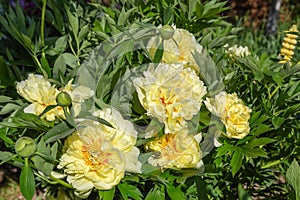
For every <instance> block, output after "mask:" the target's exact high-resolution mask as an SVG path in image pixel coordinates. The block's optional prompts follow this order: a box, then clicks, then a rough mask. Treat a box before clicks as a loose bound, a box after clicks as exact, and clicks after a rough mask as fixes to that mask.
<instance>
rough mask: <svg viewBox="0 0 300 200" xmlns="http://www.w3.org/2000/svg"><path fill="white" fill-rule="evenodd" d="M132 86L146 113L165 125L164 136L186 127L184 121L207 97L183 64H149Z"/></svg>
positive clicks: (193, 73) (188, 118)
mask: <svg viewBox="0 0 300 200" xmlns="http://www.w3.org/2000/svg"><path fill="white" fill-rule="evenodd" d="M133 83H134V86H135V88H136V90H137V93H138V97H139V100H140V103H141V104H142V106H143V107H144V108H145V109H146V110H147V114H148V115H149V116H152V117H156V118H157V119H158V120H159V121H160V122H161V123H164V124H165V133H173V132H177V131H179V130H181V129H183V128H185V127H186V125H187V120H191V119H192V117H193V116H194V115H196V114H197V113H198V112H199V110H200V107H201V103H202V98H203V96H204V95H205V94H206V87H205V86H204V83H203V82H202V81H201V80H200V79H199V77H198V76H197V75H196V73H195V71H194V70H192V69H190V68H184V66H183V65H182V64H163V63H160V64H158V65H157V66H156V67H154V65H150V66H149V68H148V70H147V71H145V72H144V77H138V78H135V79H134V80H133Z"/></svg>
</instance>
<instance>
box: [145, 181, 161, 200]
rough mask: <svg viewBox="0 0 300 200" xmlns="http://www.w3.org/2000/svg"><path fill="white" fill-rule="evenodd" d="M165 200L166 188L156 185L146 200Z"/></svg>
mask: <svg viewBox="0 0 300 200" xmlns="http://www.w3.org/2000/svg"><path fill="white" fill-rule="evenodd" d="M154 199H155V200H165V188H164V187H163V186H161V185H155V186H154V188H152V189H151V190H150V192H149V193H148V194H147V196H146V198H145V200H154Z"/></svg>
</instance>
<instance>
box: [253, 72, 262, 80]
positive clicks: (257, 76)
mask: <svg viewBox="0 0 300 200" xmlns="http://www.w3.org/2000/svg"><path fill="white" fill-rule="evenodd" d="M253 74H254V77H255V79H256V80H258V81H261V80H262V79H263V78H264V77H265V76H264V73H263V72H262V71H254V72H253Z"/></svg>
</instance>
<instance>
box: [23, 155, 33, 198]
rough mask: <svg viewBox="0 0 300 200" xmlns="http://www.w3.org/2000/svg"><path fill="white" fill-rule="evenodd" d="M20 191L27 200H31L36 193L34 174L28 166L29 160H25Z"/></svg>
mask: <svg viewBox="0 0 300 200" xmlns="http://www.w3.org/2000/svg"><path fill="white" fill-rule="evenodd" d="M20 190H21V193H22V194H23V196H24V197H25V198H26V200H31V199H32V197H33V195H34V192H35V179H34V174H33V171H32V169H31V167H30V166H29V164H28V158H25V164H24V166H23V168H22V171H21V175H20Z"/></svg>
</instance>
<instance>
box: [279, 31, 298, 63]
mask: <svg viewBox="0 0 300 200" xmlns="http://www.w3.org/2000/svg"><path fill="white" fill-rule="evenodd" d="M286 32H291V33H287V34H286V35H285V37H284V38H283V42H282V48H281V50H280V54H279V55H280V56H281V59H280V61H279V63H287V62H290V61H291V59H292V58H293V55H294V50H295V48H296V45H297V38H298V32H299V31H298V29H297V25H293V26H292V27H291V28H290V30H289V31H286Z"/></svg>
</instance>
